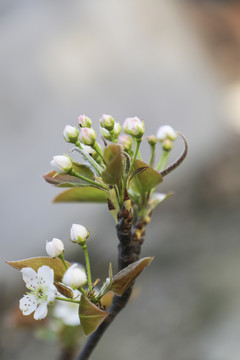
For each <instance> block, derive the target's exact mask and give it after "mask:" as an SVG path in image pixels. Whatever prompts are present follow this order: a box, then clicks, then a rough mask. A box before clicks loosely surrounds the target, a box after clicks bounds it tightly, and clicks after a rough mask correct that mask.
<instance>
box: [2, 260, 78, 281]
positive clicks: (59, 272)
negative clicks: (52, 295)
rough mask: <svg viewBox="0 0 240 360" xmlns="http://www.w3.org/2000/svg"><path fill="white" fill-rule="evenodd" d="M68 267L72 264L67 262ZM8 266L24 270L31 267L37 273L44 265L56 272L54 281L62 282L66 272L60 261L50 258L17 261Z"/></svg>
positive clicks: (9, 262)
mask: <svg viewBox="0 0 240 360" xmlns="http://www.w3.org/2000/svg"><path fill="white" fill-rule="evenodd" d="M66 263H67V265H68V266H70V265H71V264H70V263H69V262H68V261H66ZM7 264H9V265H11V266H12V267H14V268H16V269H18V270H22V268H24V267H30V268H32V269H33V270H35V271H37V270H38V268H40V267H41V266H43V265H46V266H49V267H50V268H51V269H53V271H54V280H55V281H61V280H62V277H63V275H64V273H65V271H66V268H65V266H64V265H63V263H62V261H61V260H60V259H53V258H50V257H34V258H30V259H24V260H17V261H7Z"/></svg>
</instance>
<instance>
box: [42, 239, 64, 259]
mask: <svg viewBox="0 0 240 360" xmlns="http://www.w3.org/2000/svg"><path fill="white" fill-rule="evenodd" d="M63 251H64V245H63V242H62V240H60V239H57V238H53V239H52V241H47V242H46V252H47V254H48V255H49V256H51V257H53V258H55V257H57V256H59V255H61V254H62V253H63Z"/></svg>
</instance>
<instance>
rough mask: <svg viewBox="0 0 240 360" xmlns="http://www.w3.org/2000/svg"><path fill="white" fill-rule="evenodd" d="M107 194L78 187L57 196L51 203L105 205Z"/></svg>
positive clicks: (89, 187) (90, 188) (98, 190)
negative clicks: (92, 203) (93, 203)
mask: <svg viewBox="0 0 240 360" xmlns="http://www.w3.org/2000/svg"><path fill="white" fill-rule="evenodd" d="M108 196H109V195H108V193H107V192H105V191H103V190H101V189H98V188H95V187H92V186H85V187H78V188H74V189H69V190H66V191H64V192H62V193H61V194H59V195H57V196H56V197H55V198H54V200H53V202H97V203H105V202H106V201H107V198H108Z"/></svg>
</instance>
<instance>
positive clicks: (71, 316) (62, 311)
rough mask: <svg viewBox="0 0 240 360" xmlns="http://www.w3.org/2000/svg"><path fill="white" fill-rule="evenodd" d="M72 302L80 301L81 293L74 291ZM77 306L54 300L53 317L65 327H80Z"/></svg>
mask: <svg viewBox="0 0 240 360" xmlns="http://www.w3.org/2000/svg"><path fill="white" fill-rule="evenodd" d="M73 293H74V297H73V298H74V300H78V301H80V298H81V293H80V292H79V291H78V290H74V291H73ZM78 309H79V305H78V304H75V303H71V302H67V301H59V300H56V303H55V306H54V309H53V316H54V317H55V318H57V319H60V320H62V321H63V323H64V324H65V325H69V326H77V325H80V319H79V315H78Z"/></svg>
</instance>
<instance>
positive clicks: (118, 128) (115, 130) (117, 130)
mask: <svg viewBox="0 0 240 360" xmlns="http://www.w3.org/2000/svg"><path fill="white" fill-rule="evenodd" d="M121 130H122V127H121V125H120V124H119V122H115V124H114V128H113V134H114V136H115V137H116V138H117V137H118V135H119V134H120V132H121Z"/></svg>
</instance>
